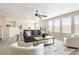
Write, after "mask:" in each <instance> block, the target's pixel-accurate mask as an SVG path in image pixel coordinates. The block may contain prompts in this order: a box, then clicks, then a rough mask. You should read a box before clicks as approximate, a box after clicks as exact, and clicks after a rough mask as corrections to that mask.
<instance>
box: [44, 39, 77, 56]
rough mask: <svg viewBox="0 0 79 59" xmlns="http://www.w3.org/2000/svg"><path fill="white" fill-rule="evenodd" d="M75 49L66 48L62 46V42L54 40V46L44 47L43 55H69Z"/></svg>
mask: <svg viewBox="0 0 79 59" xmlns="http://www.w3.org/2000/svg"><path fill="white" fill-rule="evenodd" d="M76 50H77V49H73V48H68V47H66V46H65V45H64V42H63V40H58V39H55V44H52V45H48V46H45V47H44V54H45V55H70V54H71V53H73V52H75V51H76Z"/></svg>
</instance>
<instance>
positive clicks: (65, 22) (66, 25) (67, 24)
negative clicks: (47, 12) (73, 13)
mask: <svg viewBox="0 0 79 59" xmlns="http://www.w3.org/2000/svg"><path fill="white" fill-rule="evenodd" d="M62 32H63V33H71V17H65V18H63V19H62Z"/></svg>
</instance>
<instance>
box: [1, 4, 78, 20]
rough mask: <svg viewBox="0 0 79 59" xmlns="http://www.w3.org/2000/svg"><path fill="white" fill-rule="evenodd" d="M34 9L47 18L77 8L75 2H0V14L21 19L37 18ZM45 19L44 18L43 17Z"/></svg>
mask: <svg viewBox="0 0 79 59" xmlns="http://www.w3.org/2000/svg"><path fill="white" fill-rule="evenodd" d="M35 10H39V13H40V14H44V15H47V16H48V17H47V18H50V17H54V16H58V15H61V14H64V13H68V12H71V11H75V10H79V4H77V3H69V4H68V3H0V15H3V16H7V17H14V18H15V19H22V20H36V19H39V18H37V17H35V16H34V13H35ZM43 19H45V18H43Z"/></svg>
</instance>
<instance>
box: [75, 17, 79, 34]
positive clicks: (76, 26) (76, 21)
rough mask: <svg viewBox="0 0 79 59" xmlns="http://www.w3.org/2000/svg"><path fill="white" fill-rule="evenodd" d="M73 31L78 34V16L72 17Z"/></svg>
mask: <svg viewBox="0 0 79 59" xmlns="http://www.w3.org/2000/svg"><path fill="white" fill-rule="evenodd" d="M74 24H75V33H76V34H79V16H75V17H74Z"/></svg>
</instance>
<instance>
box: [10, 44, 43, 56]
mask: <svg viewBox="0 0 79 59" xmlns="http://www.w3.org/2000/svg"><path fill="white" fill-rule="evenodd" d="M10 50H11V54H12V55H43V53H44V44H39V45H37V46H32V45H31V46H30V45H29V46H27V45H26V46H25V45H24V46H22V45H21V46H19V45H18V43H13V44H11V45H10Z"/></svg>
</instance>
